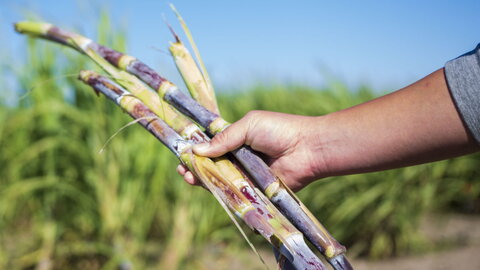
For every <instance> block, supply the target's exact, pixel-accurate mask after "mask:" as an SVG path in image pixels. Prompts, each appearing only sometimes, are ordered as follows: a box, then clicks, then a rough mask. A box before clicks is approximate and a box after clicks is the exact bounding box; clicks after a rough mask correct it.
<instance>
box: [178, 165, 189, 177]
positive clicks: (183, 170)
mask: <svg viewBox="0 0 480 270" xmlns="http://www.w3.org/2000/svg"><path fill="white" fill-rule="evenodd" d="M187 171H188V169H187V167H185V166H183V165H182V164H178V166H177V173H178V174H180V175H182V176H183V175H185V173H186V172H187Z"/></svg>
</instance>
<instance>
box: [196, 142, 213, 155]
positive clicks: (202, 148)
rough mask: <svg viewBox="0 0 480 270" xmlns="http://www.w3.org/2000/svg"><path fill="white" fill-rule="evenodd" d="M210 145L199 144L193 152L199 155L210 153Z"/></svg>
mask: <svg viewBox="0 0 480 270" xmlns="http://www.w3.org/2000/svg"><path fill="white" fill-rule="evenodd" d="M209 147H210V143H199V144H195V145H194V146H193V151H194V152H195V153H197V154H203V153H205V152H207V151H208V148H209Z"/></svg>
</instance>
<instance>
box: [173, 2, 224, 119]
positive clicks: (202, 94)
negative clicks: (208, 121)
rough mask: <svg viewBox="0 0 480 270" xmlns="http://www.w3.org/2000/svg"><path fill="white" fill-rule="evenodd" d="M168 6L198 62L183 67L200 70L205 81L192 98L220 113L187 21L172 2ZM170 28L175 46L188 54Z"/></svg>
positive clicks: (187, 61)
mask: <svg viewBox="0 0 480 270" xmlns="http://www.w3.org/2000/svg"><path fill="white" fill-rule="evenodd" d="M170 8H171V9H172V11H173V12H174V13H175V15H176V16H177V19H178V21H179V22H180V25H181V26H182V29H183V32H184V33H185V35H186V36H187V39H188V42H189V43H190V46H191V47H192V49H193V53H194V54H195V58H196V59H197V61H198V64H199V65H198V66H197V65H188V66H186V67H185V70H186V71H187V72H188V71H192V72H193V69H197V70H200V72H201V74H202V77H203V79H204V81H205V86H206V89H200V91H199V92H198V93H199V99H196V98H195V97H194V96H193V95H192V96H193V98H195V99H196V100H198V102H199V103H200V104H202V105H203V106H204V107H205V108H207V109H208V110H210V111H212V112H214V113H216V114H220V113H219V111H218V106H217V99H216V98H215V90H214V88H213V84H212V81H211V80H210V76H209V75H208V71H207V68H206V67H205V64H204V63H203V60H202V57H201V56H200V51H199V50H198V48H197V45H196V43H195V41H194V40H193V35H192V33H191V32H190V29H189V28H188V26H187V23H186V22H185V20H184V19H183V17H182V16H181V15H180V12H178V11H177V9H176V8H175V6H174V5H173V4H172V3H170ZM170 30H171V31H172V33H173V35H174V36H175V39H176V41H177V42H176V43H179V44H177V47H180V46H181V47H183V48H178V49H180V51H184V52H186V53H187V54H188V55H190V53H189V52H188V50H187V48H186V47H185V46H183V43H182V42H181V41H180V39H179V38H178V36H177V35H176V34H175V32H174V31H173V29H172V28H171V27H170ZM174 50H175V49H174ZM170 52H172V46H170ZM173 54H174V52H172V55H173ZM188 55H186V57H188ZM190 57H191V55H190ZM179 58H180V59H181V57H179ZM185 60H186V61H185V63H186V64H189V62H190V60H188V59H185ZM192 60H193V58H192ZM175 63H176V65H177V67H178V66H179V65H178V64H177V61H175ZM193 63H195V61H193ZM180 72H182V71H180ZM185 79H186V77H184V81H187V80H185ZM187 83H188V84H190V79H188V82H187ZM189 91H190V93H192V91H191V90H189ZM203 101H205V102H206V104H204V102H203ZM212 105H214V106H212ZM211 107H213V108H211Z"/></svg>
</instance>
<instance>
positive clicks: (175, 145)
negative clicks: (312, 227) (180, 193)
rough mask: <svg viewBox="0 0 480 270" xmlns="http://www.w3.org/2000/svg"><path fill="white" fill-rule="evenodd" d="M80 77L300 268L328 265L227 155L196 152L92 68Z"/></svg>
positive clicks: (322, 267) (139, 101)
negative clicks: (200, 154)
mask: <svg viewBox="0 0 480 270" xmlns="http://www.w3.org/2000/svg"><path fill="white" fill-rule="evenodd" d="M79 78H80V79H81V80H82V81H83V82H85V83H87V84H89V85H90V86H91V87H92V88H93V89H94V90H95V91H96V92H97V93H102V94H104V95H105V96H106V97H108V98H109V99H111V100H112V101H114V102H115V103H116V104H117V105H119V106H120V107H121V108H122V109H123V110H124V111H126V112H127V113H128V114H130V116H132V117H133V118H135V119H141V120H140V121H139V123H140V124H141V125H142V126H143V127H145V128H146V129H147V130H148V131H150V133H152V134H153V135H154V136H155V137H156V138H157V139H159V140H160V141H161V142H162V143H164V144H165V145H166V146H167V147H168V148H169V149H170V150H171V151H172V152H173V153H174V154H175V155H176V156H177V157H178V158H179V159H180V161H181V162H182V163H183V164H184V165H186V166H187V167H188V168H189V169H190V170H191V171H192V172H193V173H194V174H195V176H196V177H197V178H198V179H200V181H202V183H203V184H204V185H205V186H206V187H207V188H208V189H209V190H210V191H211V192H212V193H213V194H214V195H217V196H216V197H217V198H218V199H219V202H221V203H222V202H223V203H224V204H225V205H227V206H228V207H229V208H230V209H231V210H232V211H233V212H234V213H235V214H236V215H237V216H238V217H239V218H241V219H242V220H243V221H244V222H245V223H246V224H247V225H248V226H249V227H250V228H251V229H254V230H256V231H258V232H259V233H260V234H261V235H262V236H263V237H264V238H266V239H267V240H268V241H269V242H270V243H271V244H272V245H273V246H274V247H275V248H276V249H277V250H278V251H279V252H280V253H281V254H282V255H283V256H285V257H286V258H288V259H289V261H290V262H291V263H292V264H293V265H294V266H295V268H296V269H320V270H322V269H324V266H323V264H322V263H321V261H320V260H319V259H318V258H317V257H316V256H315V254H314V253H313V252H312V251H311V250H310V249H309V248H308V246H307V245H306V243H305V242H304V240H303V235H302V233H301V232H299V231H298V230H297V229H296V228H295V227H294V226H293V225H292V224H291V223H290V222H289V221H288V220H287V219H285V217H283V215H282V214H281V213H280V212H279V211H278V210H277V209H276V208H275V207H274V206H273V205H272V204H271V202H270V201H268V200H265V199H264V198H262V197H261V196H259V194H257V193H256V192H255V191H254V190H253V189H252V188H251V187H250V185H249V182H248V181H246V180H245V178H244V176H243V175H242V173H241V172H240V171H238V170H236V169H235V167H233V169H232V166H231V165H230V164H231V163H230V161H229V160H228V159H226V158H216V159H213V160H212V159H210V158H206V157H201V156H197V155H195V154H194V153H193V152H192V150H191V146H192V145H193V144H192V142H191V141H187V140H185V139H184V138H182V137H181V136H180V135H179V134H178V133H176V132H175V130H173V129H172V128H171V127H170V126H168V124H167V123H165V122H164V121H163V120H161V119H160V118H159V117H158V116H157V115H156V114H155V113H154V112H153V111H151V110H150V109H149V108H148V107H147V106H146V105H144V104H143V103H142V101H141V100H140V99H138V98H137V97H135V96H134V95H133V94H131V93H129V92H128V91H127V90H125V89H123V88H122V87H121V86H120V85H118V84H116V83H115V82H113V81H111V80H110V79H108V78H106V77H103V76H100V75H98V74H96V73H94V72H92V71H82V72H81V73H80V76H79Z"/></svg>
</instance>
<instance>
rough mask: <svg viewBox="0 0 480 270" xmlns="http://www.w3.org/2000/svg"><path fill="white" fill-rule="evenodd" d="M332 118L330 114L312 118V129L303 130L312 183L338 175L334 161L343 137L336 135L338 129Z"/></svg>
mask: <svg viewBox="0 0 480 270" xmlns="http://www.w3.org/2000/svg"><path fill="white" fill-rule="evenodd" d="M331 118H332V117H331V115H330V114H328V115H324V116H317V117H312V118H311V123H310V127H311V128H306V129H302V130H303V138H302V141H304V142H306V145H305V153H307V156H308V158H309V161H308V164H309V165H310V171H311V172H312V177H311V181H314V180H316V179H319V178H324V177H328V176H332V175H335V174H336V172H335V166H334V164H333V163H332V161H334V160H335V158H334V157H335V155H334V154H335V153H336V152H337V151H336V148H337V147H338V144H339V138H341V136H339V134H336V133H337V132H336V130H337V128H336V127H335V125H334V121H332V119H331Z"/></svg>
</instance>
